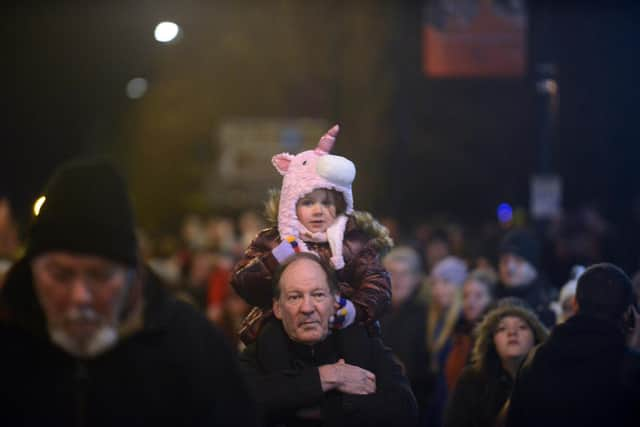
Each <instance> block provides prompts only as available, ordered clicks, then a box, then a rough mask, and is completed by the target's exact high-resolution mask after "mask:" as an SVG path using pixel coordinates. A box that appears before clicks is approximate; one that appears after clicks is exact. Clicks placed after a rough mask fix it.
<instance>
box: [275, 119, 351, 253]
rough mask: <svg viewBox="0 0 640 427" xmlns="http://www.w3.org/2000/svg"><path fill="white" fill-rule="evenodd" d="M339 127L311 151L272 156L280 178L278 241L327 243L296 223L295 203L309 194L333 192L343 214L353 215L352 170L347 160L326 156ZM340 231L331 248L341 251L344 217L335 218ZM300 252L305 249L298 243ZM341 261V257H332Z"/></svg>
mask: <svg viewBox="0 0 640 427" xmlns="http://www.w3.org/2000/svg"><path fill="white" fill-rule="evenodd" d="M339 131H340V127H339V126H338V125H335V126H334V127H332V128H331V129H329V130H328V131H327V133H326V134H324V135H323V136H322V138H320V141H319V142H318V145H317V147H316V148H315V149H313V150H307V151H303V152H302V153H298V154H297V155H292V154H289V153H280V154H276V155H275V156H273V158H272V159H271V163H273V166H274V167H275V168H276V170H277V171H278V172H279V173H280V174H281V175H282V176H284V179H283V180H282V190H281V192H280V203H279V206H278V231H279V233H280V237H281V238H282V239H284V238H286V237H287V236H294V237H296V238H299V237H300V236H301V235H302V234H306V235H311V236H312V239H313V240H315V241H327V235H326V233H311V232H309V230H307V229H306V227H304V226H303V225H302V224H301V223H300V221H299V220H298V216H297V215H296V203H297V202H298V200H299V199H300V198H301V197H303V196H304V195H306V194H309V193H311V192H312V191H313V190H316V189H320V188H324V189H327V190H335V191H337V192H339V193H341V194H342V196H343V197H344V201H345V205H346V209H345V213H346V214H351V213H353V193H352V191H351V184H352V183H353V180H354V179H355V176H356V167H355V165H354V164H353V162H351V161H350V160H349V159H346V158H344V157H341V156H336V155H333V154H329V152H330V151H331V149H332V148H333V144H334V143H335V140H336V136H337V135H338V132H339ZM337 223H338V224H339V225H340V226H341V227H342V230H338V231H339V232H338V233H336V234H337V235H339V239H340V241H339V242H333V243H334V244H332V247H334V246H335V247H336V248H337V249H338V250H339V251H341V250H342V235H343V234H344V227H345V226H346V217H344V216H342V218H340V217H339V218H337ZM301 246H302V248H301V249H302V250H303V251H305V250H306V245H304V242H302V241H301ZM333 255H334V257H338V258H340V259H341V258H342V254H341V253H340V254H335V253H334V254H333Z"/></svg>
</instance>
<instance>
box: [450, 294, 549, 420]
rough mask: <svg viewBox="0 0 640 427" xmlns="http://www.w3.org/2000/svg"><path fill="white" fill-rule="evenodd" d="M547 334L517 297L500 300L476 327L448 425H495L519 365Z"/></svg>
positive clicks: (451, 402) (455, 393) (509, 392)
mask: <svg viewBox="0 0 640 427" xmlns="http://www.w3.org/2000/svg"><path fill="white" fill-rule="evenodd" d="M547 336H548V332H547V330H546V328H545V327H544V326H543V325H542V323H541V322H540V321H539V320H538V318H537V316H536V315H535V313H534V312H533V311H531V310H529V309H528V308H526V307H525V306H524V305H523V304H522V303H520V302H519V301H518V300H516V299H511V298H509V299H506V300H503V301H502V302H500V303H498V306H497V307H496V308H494V309H493V310H491V311H490V312H489V313H487V315H486V316H485V318H484V319H483V320H482V322H481V323H480V324H479V325H478V328H477V329H476V342H475V345H474V348H473V352H472V362H471V365H470V366H468V367H467V368H465V370H464V371H463V372H462V375H461V376H460V379H459V380H458V383H457V385H456V387H455V389H454V391H453V394H452V396H451V399H450V401H449V404H448V407H447V410H446V413H445V423H444V425H445V427H472V426H473V427H483V426H493V425H494V424H495V421H496V417H497V416H498V414H499V412H500V410H501V408H502V406H503V405H504V403H505V402H506V401H507V399H508V398H509V395H510V394H511V389H512V387H513V381H514V379H515V375H516V372H517V370H518V367H519V366H520V364H521V363H522V361H523V360H524V358H525V357H526V356H527V354H528V352H529V350H531V349H532V348H533V347H534V346H535V345H537V344H539V343H541V342H542V341H544V340H545V339H546V338H547Z"/></svg>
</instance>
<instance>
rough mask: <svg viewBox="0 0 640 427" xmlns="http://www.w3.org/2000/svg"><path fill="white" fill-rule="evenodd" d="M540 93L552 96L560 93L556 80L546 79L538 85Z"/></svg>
mask: <svg viewBox="0 0 640 427" xmlns="http://www.w3.org/2000/svg"><path fill="white" fill-rule="evenodd" d="M537 86H538V91H539V92H541V93H548V94H550V95H556V94H557V93H558V83H557V82H556V81H555V80H554V79H544V80H542V81H539V82H538V83H537Z"/></svg>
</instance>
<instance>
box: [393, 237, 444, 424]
mask: <svg viewBox="0 0 640 427" xmlns="http://www.w3.org/2000/svg"><path fill="white" fill-rule="evenodd" d="M383 265H384V266H385V268H386V269H387V271H388V272H389V274H390V275H391V290H392V293H391V312H390V313H388V314H387V315H385V316H384V317H383V318H382V320H381V325H382V339H383V340H384V342H385V344H387V345H388V346H389V347H391V350H392V351H393V353H394V354H395V355H396V356H397V357H398V359H400V362H402V364H403V366H404V370H405V373H406V375H407V377H408V378H409V381H410V382H411V389H412V390H413V394H414V396H415V397H416V401H417V403H418V411H419V414H420V417H419V418H420V420H421V421H420V425H423V424H424V420H425V416H426V414H425V411H426V408H427V403H428V397H429V395H430V393H431V391H432V387H433V375H432V374H431V371H430V369H429V354H428V352H427V343H426V340H425V337H426V335H427V307H426V301H425V300H424V298H423V296H422V295H421V291H422V289H421V288H422V284H423V281H424V276H423V273H422V269H421V263H420V255H419V254H418V252H416V251H415V250H414V249H413V248H411V247H409V246H396V247H394V248H393V249H391V251H390V252H389V253H388V254H387V255H386V256H385V257H384V260H383Z"/></svg>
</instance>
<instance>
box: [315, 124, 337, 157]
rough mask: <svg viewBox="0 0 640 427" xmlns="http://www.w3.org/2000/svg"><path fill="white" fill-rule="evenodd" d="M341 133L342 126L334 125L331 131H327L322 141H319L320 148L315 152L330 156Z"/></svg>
mask: <svg viewBox="0 0 640 427" xmlns="http://www.w3.org/2000/svg"><path fill="white" fill-rule="evenodd" d="M339 132H340V125H337V124H336V125H334V126H333V127H332V128H331V129H329V130H328V131H327V133H325V134H324V135H322V138H320V141H318V146H317V147H316V149H315V152H316V153H318V154H321V155H322V154H329V153H330V152H331V149H332V148H333V144H335V142H336V137H337V136H338V133H339Z"/></svg>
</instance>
